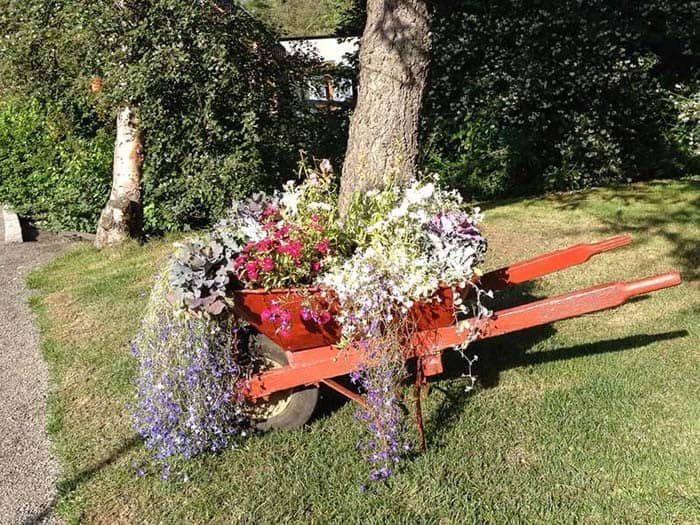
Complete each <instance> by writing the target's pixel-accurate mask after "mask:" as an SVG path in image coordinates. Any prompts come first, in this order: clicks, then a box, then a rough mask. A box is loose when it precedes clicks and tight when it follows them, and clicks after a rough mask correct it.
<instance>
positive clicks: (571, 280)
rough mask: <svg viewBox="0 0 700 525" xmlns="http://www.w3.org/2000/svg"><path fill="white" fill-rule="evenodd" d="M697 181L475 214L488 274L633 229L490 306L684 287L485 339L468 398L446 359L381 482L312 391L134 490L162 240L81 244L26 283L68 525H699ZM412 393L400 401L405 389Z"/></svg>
mask: <svg viewBox="0 0 700 525" xmlns="http://www.w3.org/2000/svg"><path fill="white" fill-rule="evenodd" d="M699 190H700V180H699V179H697V178H694V179H686V180H682V181H664V182H652V183H648V184H635V185H631V186H624V187H620V188H605V189H597V190H593V191H587V192H582V193H572V194H562V195H555V196H550V197H546V198H540V199H528V200H519V201H514V202H510V203H494V204H490V205H488V206H486V212H487V227H486V228H485V229H486V233H487V235H488V238H489V249H490V255H489V261H488V264H487V265H486V266H487V269H490V268H496V267H499V266H501V265H503V264H506V263H508V262H514V261H517V260H519V259H522V258H525V257H530V256H534V255H537V254H539V253H542V252H546V251H549V250H554V249H558V248H562V247H565V246H568V245H571V244H575V243H578V242H583V241H594V240H600V239H603V238H606V237H609V236H611V235H614V234H618V233H621V232H629V233H631V234H632V235H633V237H634V244H633V245H631V246H629V247H625V248H622V249H618V250H615V251H613V252H610V253H608V254H604V255H600V256H597V257H595V258H594V259H592V260H591V261H589V262H588V263H586V264H584V265H582V266H579V267H575V268H571V269H568V270H566V271H563V272H559V273H557V274H554V275H552V276H548V277H546V278H542V279H540V280H538V281H536V282H534V283H530V284H527V285H525V286H521V287H519V288H517V289H513V290H510V291H509V292H508V293H505V294H503V295H502V296H501V298H500V299H499V304H513V303H518V302H523V301H528V300H533V299H535V298H541V297H546V296H551V295H554V294H558V293H562V292H566V291H569V290H572V289H575V288H578V287H583V286H588V285H593V284H597V283H601V282H607V281H614V280H620V279H631V278H638V277H643V276H646V275H650V274H654V273H657V272H662V271H667V270H669V269H679V270H680V271H681V272H682V275H683V278H684V282H683V284H682V285H680V286H678V287H675V288H672V289H668V290H663V291H661V292H657V293H655V294H651V295H649V296H648V297H645V298H643V299H642V300H637V301H633V302H630V303H628V304H626V305H623V306H622V307H620V308H617V309H615V310H609V311H605V312H599V313H595V314H591V315H587V316H584V317H580V318H576V319H571V320H567V321H561V322H559V323H556V324H554V325H550V326H546V327H540V328H535V329H531V330H527V331H524V332H520V333H517V334H513V335H511V336H505V337H502V338H497V339H492V340H488V341H482V342H480V343H478V344H475V345H474V346H473V347H472V351H473V353H475V354H478V356H479V360H478V362H477V363H476V366H475V370H474V371H475V373H476V374H477V375H478V376H479V383H478V385H477V388H476V389H475V390H474V391H472V392H470V393H466V392H465V391H464V389H465V386H466V384H467V383H466V380H465V379H464V378H462V377H461V373H462V372H463V371H464V365H463V364H462V363H461V362H460V361H459V360H457V359H455V358H449V359H447V365H448V369H447V373H446V374H445V375H444V376H443V377H442V378H441V379H440V380H437V381H433V382H432V383H431V389H430V394H429V396H428V398H427V400H426V401H425V402H424V418H425V421H426V431H427V439H428V451H427V452H426V453H425V454H416V455H414V456H412V457H411V458H409V459H408V460H407V461H405V462H404V464H403V466H402V467H401V469H400V470H399V472H398V473H397V474H396V475H395V476H393V477H392V478H391V480H390V481H389V482H388V483H386V484H378V485H375V486H374V487H373V488H372V489H371V490H370V491H368V492H367V493H364V494H363V493H361V492H360V491H359V490H358V487H359V485H360V484H362V483H363V482H364V481H365V475H366V472H367V470H366V467H365V465H364V464H363V461H362V457H361V455H360V454H359V453H358V452H357V450H356V443H357V441H358V438H359V437H360V436H361V432H362V429H361V427H360V426H359V424H357V423H355V422H354V421H353V418H352V415H353V412H354V410H355V408H354V406H352V404H350V403H343V402H342V401H341V400H339V399H338V397H336V396H334V395H332V394H329V393H327V392H325V393H324V405H323V407H322V409H321V411H320V414H319V415H318V416H317V417H316V419H315V420H314V421H313V422H312V423H311V424H310V425H308V426H307V427H306V428H304V429H302V430H297V431H284V432H275V433H270V434H265V435H254V436H252V437H250V438H249V439H248V440H246V441H245V442H244V444H243V445H242V447H241V448H239V449H236V450H229V451H226V452H225V453H222V454H218V455H215V456H208V457H201V458H198V459H195V460H194V461H193V462H192V471H191V472H190V480H189V481H187V482H183V481H171V482H163V481H161V480H160V479H158V478H157V477H152V476H151V477H138V476H137V475H136V474H135V473H134V470H133V467H132V464H133V463H134V462H139V461H142V460H143V459H144V458H145V457H146V455H147V454H146V451H145V449H144V447H143V445H142V443H141V441H140V440H139V439H138V438H137V437H136V436H135V434H134V432H133V430H132V428H131V419H130V415H129V412H128V410H127V409H126V404H127V402H128V401H129V399H130V397H131V395H132V387H131V383H130V380H131V378H132V376H133V374H134V371H135V363H134V361H133V360H132V358H131V357H130V354H129V351H128V344H127V341H128V340H129V339H130V338H131V337H133V335H134V334H135V333H136V331H137V330H138V326H139V319H140V315H141V313H142V311H143V308H144V306H145V304H146V301H147V299H146V297H141V296H140V293H139V292H142V291H146V292H147V291H148V289H149V287H150V283H151V280H152V275H153V273H154V272H155V271H156V268H157V266H158V261H159V260H161V259H162V258H163V257H164V255H165V254H166V253H167V252H168V249H169V241H156V242H151V243H149V244H147V245H146V246H144V247H140V246H136V245H129V246H126V247H124V248H122V249H119V250H115V251H106V252H102V253H98V252H96V251H95V250H94V249H92V248H91V247H90V246H86V245H81V246H78V247H76V248H75V249H73V250H72V251H70V252H69V253H67V254H66V255H64V256H62V257H60V258H58V259H56V260H55V261H53V262H52V263H50V264H49V265H48V266H45V267H43V268H42V269H40V270H38V271H36V272H34V273H33V274H32V275H31V276H30V279H29V283H30V285H31V286H32V287H33V288H35V289H36V296H35V298H34V299H33V306H34V308H35V311H36V312H37V314H38V322H39V324H40V326H41V330H42V333H43V340H42V351H43V353H44V357H45V359H46V360H47V362H48V364H49V369H50V382H51V385H52V386H51V393H50V398H49V421H48V425H49V430H50V433H51V436H52V439H53V443H54V445H55V449H56V453H57V455H58V456H59V458H60V460H61V464H62V475H61V478H60V482H59V493H60V494H59V498H58V500H57V503H56V507H57V511H58V513H59V515H61V516H63V517H64V518H65V519H66V520H67V521H68V522H69V523H77V522H84V523H109V524H112V523H222V524H223V523H362V524H365V523H538V522H540V523H589V524H595V523H600V524H608V523H699V522H700V481H699V476H700V453H699V452H698V451H700V335H699V333H698V325H699V321H700V297H699V294H698V292H699V291H700V290H699V289H700V286H699V282H698V263H699V259H698V256H699V254H698V241H699V237H700V235H699V230H700V191H699ZM407 392H408V389H407Z"/></svg>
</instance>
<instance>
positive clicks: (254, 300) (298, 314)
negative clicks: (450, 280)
mask: <svg viewBox="0 0 700 525" xmlns="http://www.w3.org/2000/svg"><path fill="white" fill-rule="evenodd" d="M232 295H233V298H234V308H233V310H234V313H235V314H236V315H237V316H238V317H240V318H241V319H243V320H244V321H246V322H247V323H249V324H251V325H252V326H253V327H255V329H256V330H258V331H259V332H260V333H263V334H265V335H266V336H267V337H269V338H270V339H271V340H272V341H274V342H275V343H276V344H277V345H279V346H280V347H282V348H283V349H285V350H287V351H290V352H294V351H298V350H305V349H308V348H315V347H318V346H328V345H333V344H335V343H337V342H338V341H339V340H340V337H341V327H340V325H339V324H338V323H337V322H336V320H335V315H336V314H337V313H338V311H339V306H338V304H337V302H336V301H332V302H331V304H330V305H329V304H328V302H327V301H326V300H325V299H324V298H323V297H322V296H321V291H320V290H319V289H311V288H310V289H299V288H279V289H273V290H263V289H254V290H237V291H235V292H233V294H232ZM310 297H312V298H313V302H314V304H315V305H317V306H318V307H319V308H321V309H323V310H326V309H327V310H328V311H329V312H330V314H331V320H330V321H328V322H327V323H325V324H320V323H317V322H316V321H314V320H312V319H309V320H305V319H303V318H302V309H303V307H304V304H305V302H307V301H308V300H309V298H310ZM275 305H280V306H282V307H283V308H284V309H285V310H286V311H288V312H289V313H290V315H291V328H290V330H289V333H288V334H286V335H284V334H282V333H280V330H279V325H278V324H277V323H276V322H274V321H271V320H266V319H264V318H263V315H262V314H263V311H265V310H266V309H270V308H273V307H274V306H275ZM409 315H410V316H411V317H412V318H413V319H414V320H415V323H416V329H417V330H419V331H420V330H431V329H436V328H444V327H447V326H450V325H452V324H454V322H455V314H454V307H453V292H452V289H451V288H450V287H448V286H443V287H441V288H440V289H439V290H438V291H437V292H436V293H435V295H434V296H433V300H432V301H426V302H416V303H415V304H414V305H413V306H412V307H411V309H410V311H409Z"/></svg>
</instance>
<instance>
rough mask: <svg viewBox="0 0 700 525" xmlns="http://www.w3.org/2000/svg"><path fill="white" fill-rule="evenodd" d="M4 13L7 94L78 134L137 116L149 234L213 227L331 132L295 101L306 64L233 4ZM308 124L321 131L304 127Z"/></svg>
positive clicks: (161, 1)
mask: <svg viewBox="0 0 700 525" xmlns="http://www.w3.org/2000/svg"><path fill="white" fill-rule="evenodd" d="M0 7H1V8H3V9H0V29H2V30H3V32H4V33H5V34H7V35H12V38H8V39H3V41H2V42H1V43H0V53H2V55H3V57H4V58H3V64H2V66H0V89H1V90H2V91H5V92H10V93H33V94H34V95H35V96H36V97H37V98H38V99H39V100H41V101H43V102H48V103H52V104H57V105H58V106H59V107H60V108H61V111H62V112H63V113H64V114H65V116H66V119H67V120H69V121H70V124H71V125H72V126H73V127H74V128H75V129H76V130H77V132H79V133H80V134H85V133H88V132H90V133H94V130H96V129H104V130H107V129H111V128H112V126H113V125H112V121H113V119H114V115H115V114H116V112H117V110H118V108H119V107H121V106H123V105H124V104H131V105H133V106H134V107H135V108H136V109H137V113H138V115H139V119H140V127H141V129H142V131H143V133H144V138H145V145H146V156H145V162H144V166H143V170H144V174H143V175H144V179H143V193H142V195H143V200H144V206H145V210H144V218H145V227H146V230H147V231H149V232H152V233H154V232H155V233H157V232H162V231H170V230H179V229H187V228H191V227H200V226H204V225H208V224H210V223H212V222H213V221H214V220H215V219H216V218H217V217H219V216H220V215H221V214H223V212H224V210H225V209H226V207H227V205H228V204H229V203H230V201H231V200H232V199H233V198H234V197H236V196H241V195H243V194H247V193H250V192H251V191H252V190H254V189H263V188H269V187H271V186H276V185H278V183H279V182H280V180H282V179H286V177H287V176H288V174H289V173H291V172H292V169H293V166H294V164H295V162H296V159H297V149H299V148H303V147H307V146H308V145H310V143H311V141H313V140H315V139H316V138H318V137H325V136H329V135H330V136H333V134H332V133H324V132H323V128H324V127H325V126H327V125H330V123H326V122H320V121H319V119H318V118H317V116H311V115H310V111H309V108H307V107H305V106H303V105H302V104H301V103H302V100H301V98H300V97H299V96H298V95H299V93H301V91H302V89H301V87H302V78H303V74H304V71H305V70H306V67H307V66H308V63H307V62H306V61H303V60H297V59H291V58H289V57H287V56H285V54H284V51H283V50H282V48H281V47H280V46H279V45H278V43H277V35H276V34H274V32H272V31H271V30H270V29H268V28H267V27H266V26H265V25H264V24H263V23H262V22H260V21H258V20H256V19H254V18H253V17H251V16H250V15H249V14H248V13H246V12H245V11H243V10H242V9H241V8H240V7H239V6H238V5H237V4H235V3H233V2H226V1H219V2H217V3H214V2H200V1H190V2H182V1H176V0H148V1H144V2H113V1H108V0H101V1H99V2H90V3H85V2H81V1H79V0H69V1H66V2H60V3H57V2H46V1H43V0H32V1H29V2H26V3H23V4H20V3H17V2H13V1H10V0H4V2H3V1H2V0H0ZM5 57H6V58H7V60H6V61H5ZM96 77H97V78H100V79H101V80H102V89H101V91H99V93H94V92H91V90H90V81H91V79H93V78H96ZM310 122H313V123H314V124H316V126H314V128H313V129H314V132H306V131H304V128H305V127H306V126H308V124H309V123H310ZM329 129H330V128H329ZM341 129H342V127H341ZM336 149H337V148H336ZM105 198H106V193H105V194H104V195H102V196H100V197H99V198H98V199H97V200H96V201H90V202H89V203H86V205H87V206H90V207H94V206H95V205H96V204H97V203H99V205H102V204H103V203H104V200H105ZM95 220H96V217H95V218H94V220H93V221H92V222H94V221H95ZM91 228H92V227H91Z"/></svg>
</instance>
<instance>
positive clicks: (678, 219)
mask: <svg viewBox="0 0 700 525" xmlns="http://www.w3.org/2000/svg"><path fill="white" fill-rule="evenodd" d="M676 183H677V184H680V185H682V186H683V195H684V196H683V197H682V198H678V193H676V194H675V195H674V194H673V193H671V192H670V191H669V190H668V189H666V187H665V184H662V183H658V184H654V183H649V184H646V185H633V186H622V187H619V188H615V193H614V195H613V197H612V198H613V199H614V200H615V201H618V202H620V203H621V205H622V208H620V209H618V210H617V211H616V213H615V215H614V216H611V215H606V216H603V217H599V219H600V220H601V222H602V223H603V226H602V227H601V228H598V231H599V232H600V233H601V234H606V235H607V234H620V233H630V234H632V236H633V237H635V243H636V244H638V245H639V244H643V243H645V242H647V239H648V238H649V237H650V235H649V233H650V232H651V236H652V237H653V236H656V235H659V236H661V237H663V238H665V239H666V240H667V241H668V242H669V243H671V244H672V245H673V251H672V252H671V255H673V256H674V257H675V258H676V259H677V260H678V261H679V262H680V264H681V266H682V267H681V268H680V270H681V271H682V272H683V274H684V278H685V279H690V280H698V279H700V248H699V242H698V241H699V240H700V237H699V235H698V224H700V180H696V179H693V180H684V181H677V182H676ZM674 196H675V197H676V199H675V200H674V199H673V197H674ZM588 197H589V193H588V192H581V193H573V194H559V195H553V196H551V197H550V198H549V200H550V201H551V202H553V203H554V206H555V207H556V208H557V209H560V210H564V211H571V210H577V209H579V208H586V207H588V206H589V205H591V204H592V203H591V201H590V200H589V199H588ZM679 226H680V227H681V228H679ZM635 233H636V234H638V235H635Z"/></svg>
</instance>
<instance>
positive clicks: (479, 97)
mask: <svg viewBox="0 0 700 525" xmlns="http://www.w3.org/2000/svg"><path fill="white" fill-rule="evenodd" d="M691 4H692V2H665V1H661V0H645V1H641V2H633V3H630V2H621V1H620V2H618V1H614V2H610V1H608V0H585V1H573V0H568V1H565V2H548V3H538V2H535V3H533V2H525V1H522V0H516V1H512V0H495V1H492V2H465V3H463V4H462V5H461V7H456V8H455V7H454V3H449V7H446V8H445V11H444V12H438V13H437V14H436V16H435V24H434V45H433V62H432V71H431V87H430V89H429V93H428V95H427V99H426V105H425V111H424V122H423V135H424V138H425V140H424V143H425V148H424V152H423V154H424V165H425V166H426V167H427V168H429V169H436V170H437V171H439V172H442V173H445V172H451V175H449V176H448V179H449V182H450V183H452V184H453V185H455V186H457V187H459V188H460V189H462V190H464V191H465V192H467V193H471V194H475V195H477V196H480V197H493V196H496V195H499V194H514V193H526V192H536V191H542V190H550V189H569V188H580V187H583V186H589V185H594V184H602V183H606V182H610V181H617V180H621V179H626V178H630V179H639V178H645V177H651V176H660V175H665V174H667V173H673V168H674V165H675V162H676V158H677V152H676V151H675V145H674V144H673V142H672V141H669V140H668V139H667V138H668V131H669V128H670V127H671V126H672V125H673V122H675V110H674V108H673V104H672V103H671V101H670V98H669V93H668V89H667V88H668V87H669V84H670V83H671V82H675V81H677V80H678V79H679V78H681V77H683V76H688V75H692V74H693V71H695V72H697V67H696V66H695V69H693V65H692V63H691V62H692V61H689V60H690V58H692V56H693V55H694V54H695V55H697V50H693V48H692V46H693V45H695V44H694V42H697V38H694V36H693V35H695V33H696V31H697V26H698V24H697V23H695V22H693V21H694V20H695V21H696V22H697V19H698V14H697V9H693V8H692V5H691ZM446 15H447V16H446Z"/></svg>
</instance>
